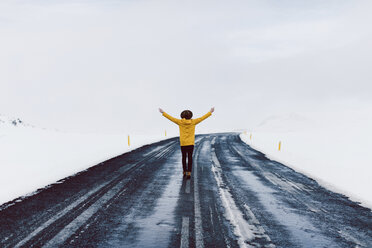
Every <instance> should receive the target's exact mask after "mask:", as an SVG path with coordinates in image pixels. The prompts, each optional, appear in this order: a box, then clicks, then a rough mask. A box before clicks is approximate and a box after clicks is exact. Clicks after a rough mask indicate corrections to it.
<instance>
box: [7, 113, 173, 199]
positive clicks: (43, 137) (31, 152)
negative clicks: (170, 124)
mask: <svg viewBox="0 0 372 248" xmlns="http://www.w3.org/2000/svg"><path fill="white" fill-rule="evenodd" d="M130 137H131V146H130V147H128V141H127V134H125V133H123V134H118V135H103V134H79V133H66V132H61V131H55V130H48V129H43V128H38V127H35V126H33V125H31V124H27V122H26V123H25V122H23V121H22V120H21V119H18V118H9V117H6V116H3V115H1V116H0V204H2V203H5V202H7V201H10V200H12V199H14V198H17V197H19V196H22V195H25V194H30V193H32V192H34V191H35V190H37V189H38V188H41V187H44V186H46V185H48V184H51V183H53V182H55V181H58V180H59V179H62V178H64V177H66V176H70V175H72V174H74V173H77V172H79V171H82V170H84V169H87V168H89V167H91V166H93V165H95V164H98V163H100V162H102V161H104V160H107V159H109V158H111V157H114V156H117V155H119V154H122V153H124V152H127V151H129V150H131V149H134V148H137V147H140V146H142V145H144V144H148V143H152V142H155V141H158V140H161V139H164V138H166V137H164V136H162V135H161V134H158V135H144V134H142V135H141V134H131V136H130Z"/></svg>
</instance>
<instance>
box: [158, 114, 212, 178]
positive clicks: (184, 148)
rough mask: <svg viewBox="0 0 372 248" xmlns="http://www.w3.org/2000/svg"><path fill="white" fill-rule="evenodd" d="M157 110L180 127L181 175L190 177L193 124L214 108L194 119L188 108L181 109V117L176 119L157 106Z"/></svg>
mask: <svg viewBox="0 0 372 248" xmlns="http://www.w3.org/2000/svg"><path fill="white" fill-rule="evenodd" d="M159 111H160V113H162V114H163V116H164V117H166V118H168V119H169V120H170V121H172V122H174V123H176V124H177V125H178V126H179V128H180V145H181V152H182V166H183V175H184V176H186V177H187V178H190V177H191V171H192V153H193V151H194V144H195V125H197V124H199V123H200V122H202V121H203V120H205V119H207V118H208V117H209V116H211V115H212V113H213V111H214V108H211V110H210V111H209V112H208V113H206V114H205V115H203V116H202V117H200V118H196V119H191V118H192V112H191V111H190V110H184V111H182V113H181V118H182V119H177V118H174V117H172V116H170V115H168V114H167V113H165V112H164V111H163V110H162V109H161V108H159ZM186 158H187V166H186Z"/></svg>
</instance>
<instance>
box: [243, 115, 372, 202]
mask: <svg viewBox="0 0 372 248" xmlns="http://www.w3.org/2000/svg"><path fill="white" fill-rule="evenodd" d="M364 113H365V111H360V112H356V111H353V112H347V113H345V112H343V113H342V114H338V113H334V114H333V115H332V116H322V118H320V119H321V122H320V121H318V122H315V121H314V122H312V121H310V120H307V119H306V118H299V117H298V115H290V116H285V117H283V116H282V117H279V116H277V117H275V118H270V119H269V120H267V121H264V122H263V125H261V126H259V127H258V128H256V129H255V131H252V132H245V133H242V134H241V135H240V137H241V139H242V140H243V141H244V142H246V143H247V144H248V145H250V146H252V147H253V148H254V149H256V150H259V151H261V152H263V153H264V154H266V155H267V156H268V157H269V158H270V159H273V160H276V161H279V162H281V163H283V164H285V165H287V166H290V167H292V168H293V169H295V170H297V171H299V172H301V173H304V174H306V175H308V176H309V177H311V178H313V179H315V180H317V181H318V182H319V183H320V184H321V185H323V186H325V187H327V188H328V189H331V190H333V191H335V192H339V193H342V194H344V195H346V196H349V197H351V199H352V200H354V201H358V202H361V204H362V205H363V206H366V207H369V208H371V206H372V194H371V192H370V189H371V188H372V180H371V175H372V157H371V156H370V149H371V148H372V130H371V126H372V117H368V116H366V115H365V114H364ZM251 134H252V139H251V138H250V135H251ZM279 141H281V142H282V145H281V151H279V150H278V149H279Z"/></svg>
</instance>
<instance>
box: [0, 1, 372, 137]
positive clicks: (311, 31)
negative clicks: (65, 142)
mask: <svg viewBox="0 0 372 248" xmlns="http://www.w3.org/2000/svg"><path fill="white" fill-rule="evenodd" d="M370 13H372V3H371V1H344V0H335V1H330V0H329V1H327V0H319V1H316V0H314V1H307V0H304V1H300V0H292V1H290V0H283V1H277V0H272V1H268V0H257V1H248V0H244V1H174V0H173V1H146V0H137V1H134V0H133V1H131V0H127V1H112V0H102V1H70V0H64V1H62V0H54V1H40V0H34V1H29V0H27V1H10V0H9V1H8V0H2V1H1V2H0V114H5V115H9V116H15V117H20V118H22V119H24V120H26V121H27V122H29V123H32V124H35V125H38V126H42V127H48V128H58V129H62V130H69V131H78V132H80V131H89V132H142V131H144V130H146V131H148V132H160V131H162V130H164V129H165V128H166V129H171V130H173V131H174V130H176V131H177V129H176V128H175V127H174V126H172V124H171V123H168V122H167V121H166V120H165V119H164V118H163V117H161V115H160V113H159V112H158V110H157V109H158V107H162V108H163V109H164V110H165V111H167V112H168V113H169V114H172V115H174V116H179V113H180V112H181V111H182V110H184V109H190V110H192V111H193V112H194V116H199V115H202V114H205V113H206V112H207V111H208V110H209V109H210V107H212V106H215V107H216V112H215V114H214V116H213V117H212V118H213V119H210V120H208V121H206V122H205V123H203V124H201V125H200V127H199V131H204V132H207V131H219V130H221V131H222V130H234V129H239V128H251V127H253V126H254V125H256V124H257V123H259V122H261V121H262V120H263V119H264V118H266V117H268V116H270V115H274V114H285V113H299V114H306V113H307V112H325V113H326V112H332V111H333V110H334V109H337V108H338V109H340V108H353V106H355V107H357V106H361V105H364V106H372V103H371V102H372V84H371V83H372V72H371V71H372V70H371V65H372V63H371V62H372V28H371V23H372V17H371V15H370ZM367 109H368V108H367ZM371 110H372V108H371Z"/></svg>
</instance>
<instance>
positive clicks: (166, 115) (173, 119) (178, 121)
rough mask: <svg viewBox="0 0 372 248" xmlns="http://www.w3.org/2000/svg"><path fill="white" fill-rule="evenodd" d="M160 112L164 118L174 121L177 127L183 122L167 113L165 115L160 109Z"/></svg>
mask: <svg viewBox="0 0 372 248" xmlns="http://www.w3.org/2000/svg"><path fill="white" fill-rule="evenodd" d="M159 112H160V113H162V114H163V116H164V117H166V118H167V119H169V120H170V121H173V122H174V123H176V124H177V125H179V124H180V122H181V120H180V119H177V118H174V117H172V116H170V115H168V114H167V113H165V112H164V111H163V110H162V109H161V108H159Z"/></svg>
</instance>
